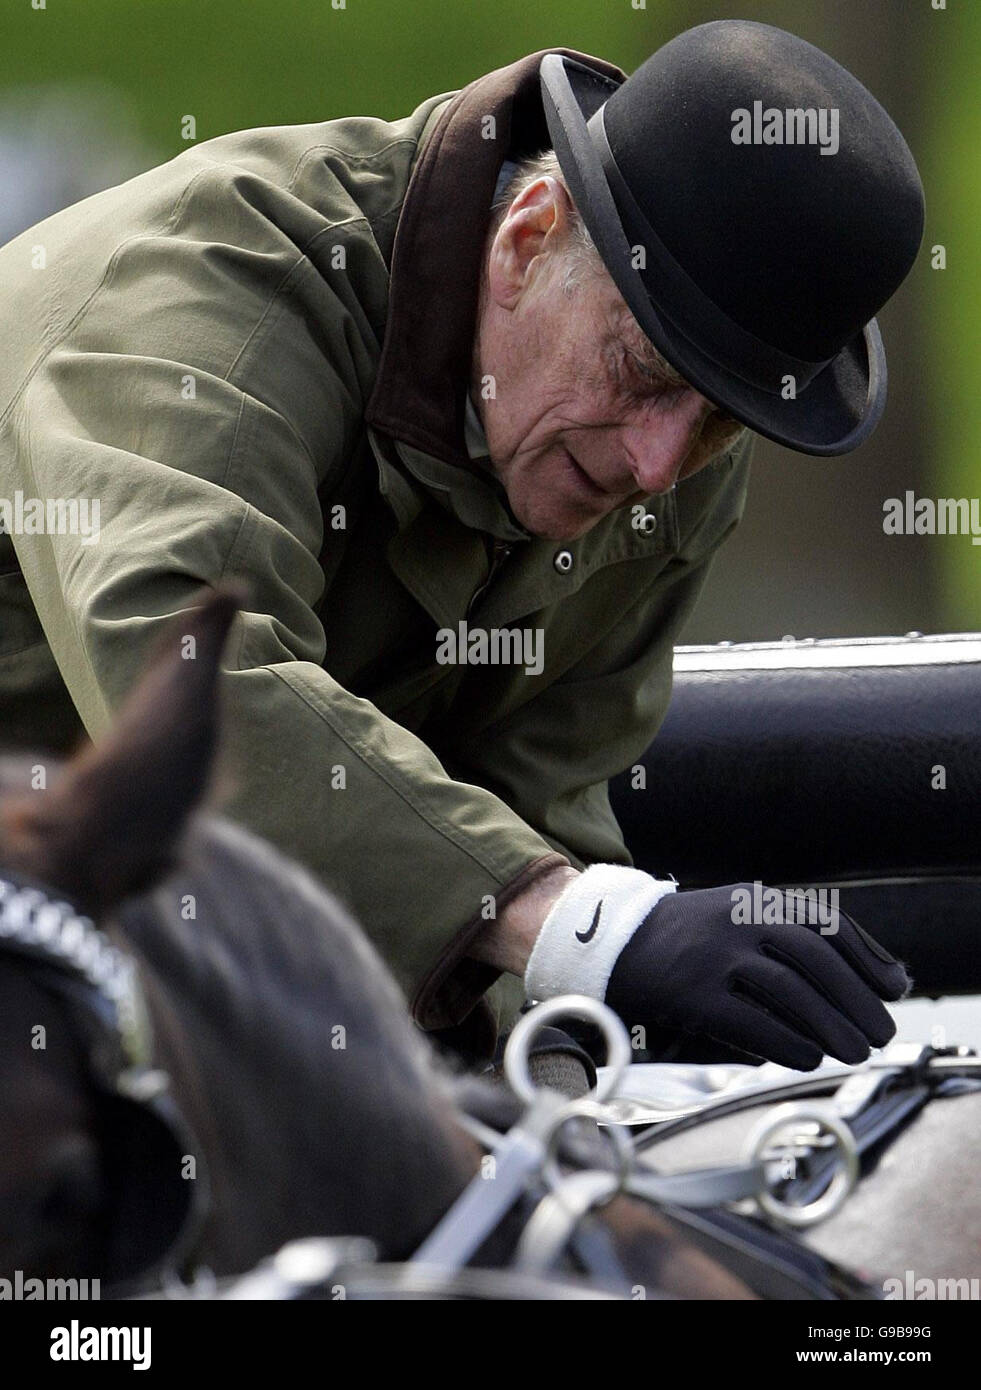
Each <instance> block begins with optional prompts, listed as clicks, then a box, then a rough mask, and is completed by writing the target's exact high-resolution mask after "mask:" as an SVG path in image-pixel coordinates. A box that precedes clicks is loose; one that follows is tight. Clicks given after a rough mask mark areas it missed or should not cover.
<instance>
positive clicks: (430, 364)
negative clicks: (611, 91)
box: [365, 48, 625, 468]
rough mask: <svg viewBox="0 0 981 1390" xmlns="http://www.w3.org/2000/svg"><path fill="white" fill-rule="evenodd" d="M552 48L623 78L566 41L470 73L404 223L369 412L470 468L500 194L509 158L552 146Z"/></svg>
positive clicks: (422, 163) (424, 165) (410, 197)
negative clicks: (477, 348)
mask: <svg viewBox="0 0 981 1390" xmlns="http://www.w3.org/2000/svg"><path fill="white" fill-rule="evenodd" d="M546 52H554V53H561V54H563V55H565V56H566V57H569V58H574V59H576V61H577V62H580V63H583V64H585V65H586V66H588V67H592V68H594V69H595V70H596V71H598V72H601V73H603V74H604V76H607V77H612V78H614V79H616V80H617V81H620V82H622V81H624V80H625V74H624V73H623V72H622V71H621V69H620V68H618V67H615V66H614V65H613V64H611V63H607V62H604V61H603V60H602V59H601V58H591V57H589V56H588V55H587V54H584V53H577V52H576V51H575V50H574V49H569V48H556V49H543V50H542V51H541V52H538V53H532V54H529V56H528V57H527V58H521V59H519V60H518V62H516V63H510V64H509V65H508V66H507V67H503V68H497V69H496V70H495V71H494V72H489V73H487V75H486V76H484V77H479V78H477V80H476V81H475V82H471V83H470V85H469V86H467V87H464V88H463V89H462V90H461V91H459V92H457V94H456V96H455V97H453V98H452V100H451V101H450V102H449V103H448V104H447V106H446V107H445V108H444V110H443V112H442V114H441V115H440V117H439V119H438V121H437V124H436V126H435V128H434V130H433V132H432V135H431V136H430V138H429V140H428V141H427V143H426V145H425V148H424V149H423V151H422V153H421V155H420V156H419V159H418V161H417V163H416V167H415V169H414V170H413V173H412V177H411V179H410V181H409V187H408V191H407V193H406V196H405V201H404V203H403V205H402V212H401V215H400V217H399V224H398V228H397V231H396V234H395V245H394V248H393V252H392V270H391V283H390V288H389V304H388V320H387V323H386V325H385V341H384V344H383V347H382V356H381V361H380V363H379V368H378V376H377V378H376V381H375V386H374V390H373V391H372V394H371V399H370V400H369V402H368V407H367V410H366V411H365V421H366V423H367V424H369V425H372V426H374V427H375V428H376V429H378V430H380V431H382V432H383V433H385V434H389V435H392V436H394V437H395V438H397V439H402V440H405V442H406V443H408V444H412V445H414V446H415V447H416V448H417V449H422V450H424V451H425V452H426V453H429V454H433V455H435V456H436V457H437V458H439V459H443V460H444V461H445V462H447V463H455V464H459V465H460V466H461V467H463V468H467V467H469V466H470V459H469V457H468V454H467V450H466V445H465V443H464V404H465V399H466V391H467V388H468V386H469V382H470V366H471V358H472V354H473V339H474V330H475V327H476V318H477V296H478V291H479V288H480V269H481V258H482V252H483V247H484V239H485V236H486V233H487V226H488V222H489V210H490V204H491V200H492V198H493V195H494V188H495V185H496V183H497V176H498V173H499V171H500V168H501V165H502V164H503V163H504V160H505V159H506V158H512V159H515V158H520V157H521V156H523V155H525V154H530V153H533V152H535V151H537V150H542V149H547V148H548V147H549V145H550V140H549V136H548V128H547V126H546V124H545V116H544V113H543V111H542V102H541V95H540V87H539V78H538V69H539V66H540V64H541V60H542V58H543V57H544V55H545V53H546ZM489 117H493V122H491V121H490V120H489V119H488V118H489ZM488 130H490V131H492V132H493V138H487V135H486V134H485V132H487V131H488Z"/></svg>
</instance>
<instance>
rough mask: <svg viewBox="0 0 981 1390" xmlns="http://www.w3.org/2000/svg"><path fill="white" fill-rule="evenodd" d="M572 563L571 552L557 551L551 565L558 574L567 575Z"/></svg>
mask: <svg viewBox="0 0 981 1390" xmlns="http://www.w3.org/2000/svg"><path fill="white" fill-rule="evenodd" d="M574 563H575V561H574V560H573V557H572V551H571V550H560V551H558V552H557V553H556V556H555V559H554V560H553V561H552V564H553V565H554V566H555V568H556V569H557V570H558V572H559V574H568V573H569V571H570V570H571V569H572V566H573V565H574Z"/></svg>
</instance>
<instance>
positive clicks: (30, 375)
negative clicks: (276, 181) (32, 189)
mask: <svg viewBox="0 0 981 1390" xmlns="http://www.w3.org/2000/svg"><path fill="white" fill-rule="evenodd" d="M208 172H209V170H207V169H199V170H198V172H197V173H196V174H195V175H194V177H193V178H192V179H190V180H189V182H188V183H187V184H186V185H185V187H184V188H183V190H182V192H181V195H180V197H179V198H178V199H177V201H176V203H175V204H174V206H173V207H172V208H171V210H170V213H169V214H168V216H167V220H166V222H164V224H163V226H162V227H161V228H160V230H159V231H156V232H154V233H153V234H152V236H148V235H147V233H146V232H134V234H133V235H132V236H128V237H126V238H125V239H124V240H123V241H121V242H120V243H119V245H118V246H116V247H115V248H114V249H113V252H112V255H111V256H110V257H109V261H108V263H107V265H106V268H105V270H104V271H103V274H102V279H101V280H100V281H99V283H98V284H97V285H95V286H94V287H93V289H92V293H91V294H90V295H89V296H88V298H87V299H86V300H85V301H84V303H82V304H80V305H79V307H78V309H77V310H76V311H75V313H74V314H73V315H72V317H71V318H70V319H69V320H68V322H67V323H66V324H65V325H64V327H63V328H62V330H61V332H60V333H59V334H58V335H57V337H55V338H53V339H52V340H51V342H49V343H48V344H47V346H46V347H44V348H42V350H41V352H40V353H39V355H38V357H37V359H36V360H35V361H34V362H33V363H32V364H31V366H30V367H29V368H28V371H27V373H26V375H25V377H24V380H23V381H22V382H21V383H20V385H19V386H18V387H17V389H16V390H15V391H14V392H13V394H12V396H11V398H10V400H9V401H8V403H7V405H6V406H5V407H4V410H3V413H2V414H0V428H2V427H3V425H4V424H5V423H6V421H7V418H8V416H9V415H10V413H11V411H12V410H13V409H14V407H15V405H16V404H17V402H18V401H19V400H20V399H21V397H22V396H23V394H24V392H25V391H26V390H27V388H28V386H29V385H30V384H31V381H32V380H33V379H34V377H35V376H36V375H37V373H38V371H40V369H41V367H42V366H43V365H44V363H45V362H46V361H47V360H48V358H49V357H50V356H51V354H52V352H54V350H55V348H56V347H58V346H59V344H60V343H62V342H64V340H65V338H67V337H68V334H69V333H70V332H71V331H72V329H74V328H77V326H78V325H79V324H80V323H81V321H82V319H83V318H84V317H85V315H86V314H87V313H88V311H89V309H90V308H91V307H92V304H93V303H94V301H95V300H96V298H97V297H98V295H100V294H101V293H102V291H103V290H104V289H105V287H106V285H107V284H108V283H109V281H110V280H111V279H112V277H113V275H114V274H115V271H116V266H117V264H118V262H119V257H120V256H121V255H122V253H123V251H124V250H125V249H126V247H127V246H129V245H130V243H131V242H134V241H155V240H157V239H158V238H159V237H162V236H166V234H167V233H168V232H169V231H170V230H171V229H172V227H173V226H174V224H175V223H176V221H177V218H178V217H179V215H180V213H181V212H182V210H183V207H184V204H185V202H186V201H187V199H188V198H189V197H190V193H191V189H192V188H193V187H194V185H195V184H196V183H197V181H198V179H199V178H201V177H202V176H203V175H204V174H207V173H208Z"/></svg>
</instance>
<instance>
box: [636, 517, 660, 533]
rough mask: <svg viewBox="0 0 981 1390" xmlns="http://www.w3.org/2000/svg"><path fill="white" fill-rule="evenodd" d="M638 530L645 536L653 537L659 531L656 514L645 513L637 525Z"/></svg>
mask: <svg viewBox="0 0 981 1390" xmlns="http://www.w3.org/2000/svg"><path fill="white" fill-rule="evenodd" d="M637 529H638V531H641V532H642V533H643V534H644V535H645V536H653V534H654V532H655V531H656V530H657V517H656V516H655V515H654V513H653V512H645V513H644V515H643V516H642V517H641V519H640V521H639V522H638V523H637Z"/></svg>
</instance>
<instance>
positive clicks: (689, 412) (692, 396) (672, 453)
mask: <svg viewBox="0 0 981 1390" xmlns="http://www.w3.org/2000/svg"><path fill="white" fill-rule="evenodd" d="M713 409H714V407H713V405H712V403H711V401H707V400H706V399H705V397H704V396H702V395H700V394H699V393H698V392H697V391H695V390H694V389H689V390H687V391H685V392H683V393H682V394H680V395H678V396H675V397H674V398H673V399H672V400H671V401H670V403H669V404H667V403H665V401H664V400H663V399H662V400H660V401H657V402H655V403H653V404H652V405H651V406H650V407H649V408H648V409H646V410H644V411H643V412H641V413H639V414H638V415H637V416H636V417H635V419H634V420H632V421H631V423H630V424H629V425H626V426H625V427H624V429H623V431H622V439H623V447H624V450H625V452H626V455H627V466H628V467H629V469H630V471H631V473H632V474H633V476H634V479H635V480H636V483H637V487H638V489H639V490H640V491H642V492H653V493H659V492H670V491H671V489H672V488H673V487H674V485H675V483H676V482H677V480H678V474H679V473H680V472H681V468H682V465H683V464H684V462H685V459H686V458H687V457H688V455H689V454H690V453H691V450H692V447H693V445H694V444H695V443H696V441H697V439H698V436H699V434H700V433H701V429H702V425H703V423H704V421H705V417H706V415H708V414H709V412H710V411H711V410H713Z"/></svg>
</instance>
